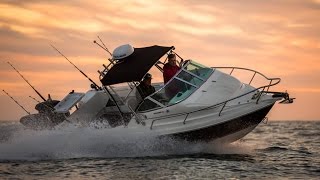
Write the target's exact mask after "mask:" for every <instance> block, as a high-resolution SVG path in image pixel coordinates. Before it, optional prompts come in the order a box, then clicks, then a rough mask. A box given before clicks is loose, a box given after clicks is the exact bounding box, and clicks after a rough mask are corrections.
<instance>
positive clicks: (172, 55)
mask: <svg viewBox="0 0 320 180" xmlns="http://www.w3.org/2000/svg"><path fill="white" fill-rule="evenodd" d="M174 57H176V55H175V54H169V55H168V58H169V59H170V58H174Z"/></svg>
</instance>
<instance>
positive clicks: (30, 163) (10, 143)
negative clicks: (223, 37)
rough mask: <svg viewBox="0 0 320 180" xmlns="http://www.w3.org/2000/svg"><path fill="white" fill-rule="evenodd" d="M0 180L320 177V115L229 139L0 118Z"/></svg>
mask: <svg viewBox="0 0 320 180" xmlns="http://www.w3.org/2000/svg"><path fill="white" fill-rule="evenodd" d="M0 179H320V121H314V122H302V121H301V122H268V123H267V124H263V123H262V124H260V125H259V126H258V127H257V128H256V129H255V130H254V131H253V132H251V133H250V134H248V135H247V136H246V137H245V138H243V139H242V140H240V141H238V142H236V143H232V144H229V145H223V144H213V143H188V142H182V141H173V140H170V139H162V140H158V139H156V138H154V137H152V136H149V135H148V134H140V135H134V134H133V133H132V132H130V130H129V129H127V128H119V129H114V130H112V131H110V130H107V129H103V128H102V129H97V128H79V127H64V128H61V129H57V130H44V131H32V130H28V129H24V128H23V127H22V126H21V125H20V124H19V123H18V122H0Z"/></svg>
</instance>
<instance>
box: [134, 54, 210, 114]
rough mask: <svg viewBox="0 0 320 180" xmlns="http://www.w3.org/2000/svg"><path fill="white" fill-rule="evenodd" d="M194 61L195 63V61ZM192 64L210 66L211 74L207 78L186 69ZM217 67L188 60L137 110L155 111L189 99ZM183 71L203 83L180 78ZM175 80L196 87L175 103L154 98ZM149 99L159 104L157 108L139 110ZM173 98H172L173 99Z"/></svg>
mask: <svg viewBox="0 0 320 180" xmlns="http://www.w3.org/2000/svg"><path fill="white" fill-rule="evenodd" d="M193 62H194V63H193ZM190 64H192V65H193V66H196V67H199V68H208V69H211V72H210V74H209V75H208V76H207V78H203V77H200V76H199V75H197V74H195V73H193V72H190V71H188V70H187V69H186V67H188V65H190ZM214 71H215V69H212V68H210V67H206V66H203V67H201V66H199V65H198V63H197V62H195V61H192V60H186V61H185V62H184V64H183V66H182V67H181V68H180V70H179V71H178V72H177V73H176V74H175V75H174V76H173V77H172V78H171V79H170V80H169V81H168V82H167V83H166V84H164V85H163V87H161V88H160V89H158V90H157V91H156V92H154V93H152V94H151V95H149V96H147V97H146V98H145V99H144V100H143V101H142V102H141V103H140V105H139V106H138V107H137V109H136V111H137V112H149V111H153V110H157V109H162V108H165V107H169V106H172V105H175V104H178V103H180V102H182V101H184V100H185V99H187V98H188V97H189V96H191V95H192V94H193V93H194V92H196V91H197V90H198V89H199V88H200V87H201V86H202V85H203V84H204V83H205V82H206V81H207V80H208V79H209V77H210V76H211V75H212V74H213V73H214ZM181 72H185V73H187V74H189V75H191V77H193V78H196V79H199V80H200V81H201V84H200V85H196V84H193V83H191V82H188V81H186V80H184V79H181V78H179V77H178V76H179V75H180V74H181ZM174 80H177V81H180V82H182V83H186V84H188V85H190V86H192V87H193V88H194V89H193V90H192V92H191V93H190V94H187V95H186V96H185V97H184V98H182V99H180V100H178V101H175V102H174V103H173V104H169V103H168V104H163V103H161V102H159V101H157V100H156V99H154V98H152V96H155V95H157V94H160V92H161V91H163V90H165V88H166V87H168V86H169V85H170V83H171V82H172V81H174ZM146 99H148V100H149V101H152V102H153V103H155V104H157V105H158V106H159V107H155V108H150V109H147V110H142V111H139V108H140V106H141V105H142V104H143V103H144V101H145V100H146ZM171 100H172V99H171Z"/></svg>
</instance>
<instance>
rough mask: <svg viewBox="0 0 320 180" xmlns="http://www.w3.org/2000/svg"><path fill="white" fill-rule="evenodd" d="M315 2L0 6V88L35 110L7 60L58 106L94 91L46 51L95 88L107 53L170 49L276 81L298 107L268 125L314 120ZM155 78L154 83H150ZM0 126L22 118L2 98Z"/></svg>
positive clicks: (80, 0)
mask: <svg viewBox="0 0 320 180" xmlns="http://www.w3.org/2000/svg"><path fill="white" fill-rule="evenodd" d="M319 17H320V0H268V1H261V0H243V1H215V0H203V1H198V0H162V1H149V0H134V1H130V0H117V1H102V0H96V1H85V0H68V1H64V0H56V1H51V0H41V1H40V0H29V1H21V0H1V1H0V69H1V71H0V75H1V76H0V86H1V91H2V89H4V90H6V91H7V92H9V93H10V94H11V95H12V96H13V97H14V98H16V100H18V101H19V102H20V103H21V104H22V105H23V106H24V107H25V108H26V109H28V110H29V111H31V112H35V110H34V106H35V104H36V102H35V101H34V100H32V99H31V98H29V96H32V97H35V98H37V99H39V100H40V98H39V97H38V96H37V95H36V94H35V93H34V91H33V90H32V89H31V88H30V87H29V86H28V84H27V83H26V82H24V81H23V79H22V78H21V77H20V76H19V75H18V74H17V73H16V72H15V71H14V70H13V69H12V68H11V67H10V66H9V65H8V64H7V61H10V62H11V63H12V64H13V65H14V66H15V67H16V68H17V69H18V70H20V72H21V73H22V74H23V75H24V76H25V78H26V79H28V80H29V82H30V83H31V84H32V85H34V87H35V88H36V89H37V90H38V91H39V92H40V93H41V94H43V95H44V96H47V94H48V93H50V94H51V96H52V97H53V98H54V99H62V98H63V97H64V96H65V95H66V94H67V93H68V92H70V91H71V90H73V89H74V90H75V91H83V92H85V91H86V90H88V89H89V85H90V83H89V82H88V80H87V79H85V78H84V77H83V76H82V75H81V74H80V73H79V72H77V70H76V69H75V68H73V67H72V66H71V65H70V64H69V63H68V62H67V61H66V60H65V59H64V58H63V57H61V56H60V55H59V54H58V53H57V52H56V51H55V50H54V49H53V48H52V47H51V46H50V44H52V45H54V46H55V47H57V48H58V49H59V50H60V51H61V52H63V53H64V54H65V55H66V56H67V57H68V58H69V59H70V60H71V61H72V62H73V63H75V64H76V65H77V66H78V67H79V68H80V69H82V70H83V71H84V72H85V73H87V74H88V76H89V77H91V78H92V79H94V80H95V81H96V82H98V83H100V82H99V80H98V74H97V70H101V69H102V64H106V63H107V58H108V57H109V56H108V53H106V52H105V51H103V50H102V49H101V48H99V47H98V46H97V45H95V44H94V43H93V40H98V38H97V36H100V37H101V38H102V40H103V41H104V43H105V44H106V46H107V47H108V48H109V49H110V50H111V51H113V49H115V48H116V47H117V46H119V45H122V44H128V43H129V44H131V45H132V46H134V47H144V46H151V45H162V46H175V47H176V52H177V53H178V54H179V55H181V56H183V57H184V58H185V59H195V60H197V61H198V62H200V63H202V64H205V65H207V66H210V67H211V66H238V67H245V68H250V69H255V70H257V71H259V72H262V73H263V74H265V75H266V76H268V77H280V78H281V83H280V85H279V86H277V87H275V88H273V89H272V90H274V91H286V90H287V91H288V92H289V93H290V95H291V96H293V97H295V98H297V99H296V101H295V103H294V104H290V105H279V104H278V105H276V106H275V107H274V108H273V109H272V111H271V112H270V113H269V115H268V117H269V119H270V120H320V108H319V106H320V105H319V103H320V20H319ZM155 76H156V78H155V80H156V81H157V80H160V79H161V78H160V77H161V76H160V75H155ZM0 115H1V116H0V120H15V121H17V120H19V118H20V117H21V116H23V115H26V113H25V112H24V111H23V110H22V109H21V108H20V107H19V106H18V105H16V104H15V103H14V102H13V101H12V100H11V99H10V98H9V97H8V96H7V95H5V94H4V93H3V92H2V93H1V94H0Z"/></svg>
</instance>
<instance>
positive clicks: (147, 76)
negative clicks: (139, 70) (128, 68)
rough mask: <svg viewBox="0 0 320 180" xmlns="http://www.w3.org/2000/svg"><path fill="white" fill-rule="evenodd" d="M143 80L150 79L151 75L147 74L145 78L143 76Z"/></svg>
mask: <svg viewBox="0 0 320 180" xmlns="http://www.w3.org/2000/svg"><path fill="white" fill-rule="evenodd" d="M144 79H152V75H151V74H149V73H147V74H146V75H145V76H144Z"/></svg>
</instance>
